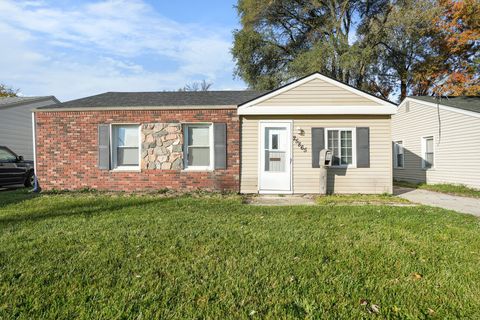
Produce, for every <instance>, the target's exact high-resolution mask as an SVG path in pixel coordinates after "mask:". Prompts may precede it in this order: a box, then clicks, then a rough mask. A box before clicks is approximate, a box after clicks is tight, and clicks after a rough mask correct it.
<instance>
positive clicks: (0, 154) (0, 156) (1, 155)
mask: <svg viewBox="0 0 480 320" xmlns="http://www.w3.org/2000/svg"><path fill="white" fill-rule="evenodd" d="M15 160H17V157H16V156H15V155H14V154H13V153H11V152H10V151H8V150H6V149H1V148H0V162H12V161H15Z"/></svg>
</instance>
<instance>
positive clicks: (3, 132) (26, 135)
mask: <svg viewBox="0 0 480 320" xmlns="http://www.w3.org/2000/svg"><path fill="white" fill-rule="evenodd" d="M53 103H55V101H53V100H48V101H41V102H36V103H30V104H23V105H17V106H13V107H1V108H0V145H2V146H7V147H9V148H10V149H12V150H13V151H14V152H15V153H16V154H18V155H21V156H24V157H25V159H26V160H33V138H32V110H33V109H35V108H38V107H42V106H47V105H51V104H53Z"/></svg>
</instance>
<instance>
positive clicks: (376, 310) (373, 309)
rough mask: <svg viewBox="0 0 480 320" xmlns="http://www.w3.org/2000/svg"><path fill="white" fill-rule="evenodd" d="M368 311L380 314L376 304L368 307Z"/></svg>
mask: <svg viewBox="0 0 480 320" xmlns="http://www.w3.org/2000/svg"><path fill="white" fill-rule="evenodd" d="M370 311H371V312H373V313H379V312H380V307H379V306H378V305H376V304H372V305H370Z"/></svg>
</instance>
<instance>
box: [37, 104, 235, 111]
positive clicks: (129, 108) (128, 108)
mask: <svg viewBox="0 0 480 320" xmlns="http://www.w3.org/2000/svg"><path fill="white" fill-rule="evenodd" d="M221 109H232V110H236V109H237V106H236V105H219V106H208V105H207V106H191V105H190V106H121V107H120V106H119V107H77V108H74V107H51V108H49V107H39V108H37V109H35V110H33V112H75V111H77V112H81V111H115V110H118V111H121V110H124V111H145V110H165V111H167V110H221Z"/></svg>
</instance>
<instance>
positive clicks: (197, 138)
mask: <svg viewBox="0 0 480 320" xmlns="http://www.w3.org/2000/svg"><path fill="white" fill-rule="evenodd" d="M212 127H213V126H212V125H211V124H186V125H185V126H184V134H185V143H184V152H185V156H184V161H185V162H184V167H185V169H191V170H211V169H212V168H213V132H212V131H213V130H212Z"/></svg>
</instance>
